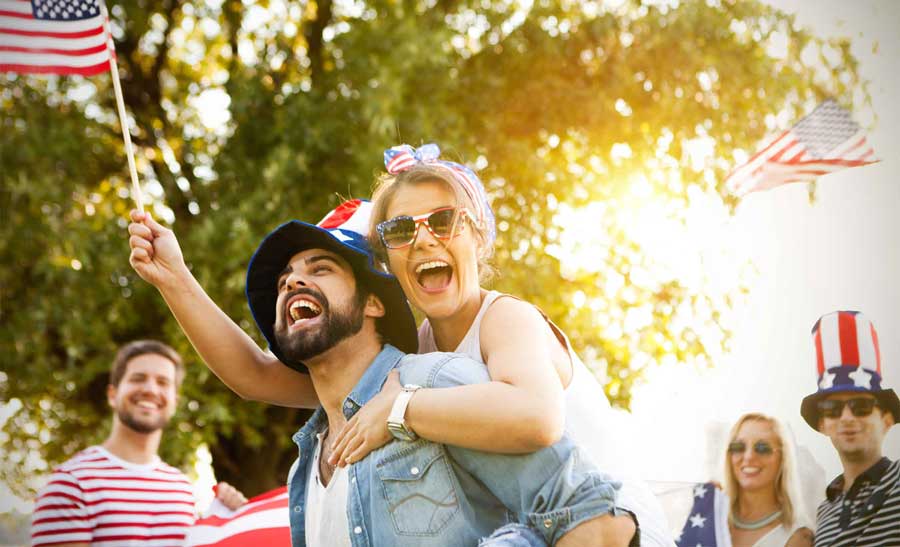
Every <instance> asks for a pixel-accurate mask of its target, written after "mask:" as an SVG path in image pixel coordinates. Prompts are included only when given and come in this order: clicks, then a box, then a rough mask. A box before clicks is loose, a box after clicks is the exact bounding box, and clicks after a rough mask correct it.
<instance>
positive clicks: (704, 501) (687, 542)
mask: <svg viewBox="0 0 900 547" xmlns="http://www.w3.org/2000/svg"><path fill="white" fill-rule="evenodd" d="M675 544H676V545H678V547H731V534H730V533H729V532H728V497H727V496H726V495H725V494H724V493H723V492H722V491H721V490H719V489H718V488H716V486H715V485H714V484H713V483H711V482H707V483H703V484H697V485H695V486H694V504H693V506H692V507H691V512H690V514H689V515H688V518H687V521H686V522H685V523H684V528H683V529H682V530H681V533H680V534H679V535H678V537H677V538H676V539H675Z"/></svg>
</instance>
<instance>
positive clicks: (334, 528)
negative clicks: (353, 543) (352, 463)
mask: <svg viewBox="0 0 900 547" xmlns="http://www.w3.org/2000/svg"><path fill="white" fill-rule="evenodd" d="M323 435H324V434H323V433H319V434H318V435H316V438H317V439H318V442H317V443H316V451H315V454H314V455H313V460H312V465H311V466H310V469H309V480H308V481H307V483H306V545H307V546H308V547H350V524H349V522H348V520H347V494H348V492H349V490H350V485H349V483H348V482H347V475H348V472H347V468H346V467H336V468H335V469H334V473H332V475H331V480H330V481H329V482H328V485H327V486H325V485H323V484H322V480H321V479H320V478H319V456H320V454H321V451H322V437H323Z"/></svg>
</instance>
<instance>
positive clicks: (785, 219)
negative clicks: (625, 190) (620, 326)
mask: <svg viewBox="0 0 900 547" xmlns="http://www.w3.org/2000/svg"><path fill="white" fill-rule="evenodd" d="M771 3H772V4H773V5H775V6H777V7H779V8H781V9H784V10H786V11H788V12H794V13H796V14H797V19H798V22H799V23H800V24H802V25H804V26H808V27H811V28H812V29H813V30H814V31H815V32H816V33H817V34H819V35H821V36H847V37H850V38H851V39H852V40H853V53H854V55H856V57H857V58H858V59H860V61H861V72H862V75H863V77H864V78H866V79H868V80H869V81H870V82H871V93H872V98H873V103H874V107H873V109H874V111H875V113H876V115H877V116H878V121H877V126H876V127H875V128H874V130H872V131H871V132H870V140H871V142H872V143H873V144H874V146H875V150H876V153H877V155H878V156H879V157H880V158H882V159H883V160H884V161H882V162H881V163H879V164H875V165H872V166H868V167H864V168H858V169H851V170H846V171H842V172H839V173H836V174H833V175H829V176H827V177H824V178H823V179H821V180H820V183H819V191H818V197H817V200H816V202H815V203H814V204H810V203H809V201H808V198H807V190H806V187H805V185H794V186H788V187H782V188H776V189H774V190H771V191H769V192H763V193H758V194H752V195H750V196H748V197H746V198H745V199H744V201H743V202H742V204H741V205H740V206H739V208H738V210H737V212H736V215H735V216H734V217H733V218H732V219H730V220H729V221H728V222H727V223H726V224H725V225H723V226H721V235H720V237H723V238H728V239H730V240H732V241H733V247H732V250H736V249H737V250H739V251H738V253H737V255H736V256H735V257H734V258H735V259H737V260H740V261H745V260H747V259H749V260H751V261H752V262H753V263H754V265H755V267H756V269H757V270H758V274H756V275H755V276H751V286H750V294H749V297H748V299H747V306H746V307H744V308H742V309H740V310H738V313H737V314H736V323H735V339H734V342H733V348H734V350H733V352H732V353H731V354H730V355H727V356H724V357H723V358H722V360H721V361H720V362H718V363H717V364H716V366H715V368H713V369H711V370H704V371H696V370H693V369H688V368H687V367H684V366H679V365H672V366H662V367H659V368H657V369H655V370H651V371H649V373H648V374H647V382H646V383H645V384H644V385H642V386H640V387H638V388H636V389H635V395H634V400H633V405H632V410H633V413H634V416H635V418H636V420H637V421H638V423H639V424H641V427H643V428H644V431H646V432H647V434H646V435H644V438H643V439H640V440H639V442H640V444H642V446H643V448H644V451H645V457H646V458H647V461H648V462H652V464H650V465H648V468H650V469H652V471H651V472H650V474H649V476H648V478H653V479H658V480H706V479H708V478H709V477H710V473H711V472H712V470H713V469H718V466H719V462H720V459H719V456H718V453H716V454H715V456H713V455H712V454H713V453H714V452H715V451H716V450H717V447H709V446H706V445H707V443H706V437H707V430H709V428H711V427H712V428H714V427H715V426H714V425H713V423H714V422H721V423H722V424H724V425H726V426H728V427H730V425H731V423H733V421H734V420H735V419H736V418H737V417H738V416H739V415H740V414H742V413H744V412H747V411H764V412H767V413H770V414H774V415H776V416H778V417H779V418H782V419H784V420H785V421H786V422H787V423H788V424H789V426H790V428H791V429H792V430H793V432H794V434H795V436H796V439H797V441H798V444H799V445H801V446H803V447H805V448H807V449H808V450H809V451H811V452H812V454H813V456H814V458H815V460H816V461H817V462H818V464H819V465H820V466H821V467H823V468H824V470H825V473H824V476H823V477H822V478H821V480H822V483H823V484H824V481H825V477H826V476H827V477H828V480H830V479H831V478H833V477H834V476H836V475H837V474H838V473H839V472H840V462H839V460H838V458H837V455H836V453H835V452H834V450H833V448H832V447H831V444H830V443H829V442H828V440H827V439H826V438H825V437H823V436H822V435H819V434H818V433H816V432H814V431H813V430H812V429H810V428H809V427H808V426H807V425H806V423H805V422H804V421H803V420H802V419H801V417H800V415H799V408H800V400H801V399H802V398H803V397H804V396H806V395H808V394H810V393H812V392H813V391H814V390H815V382H816V378H815V372H814V370H815V369H814V364H813V363H814V351H813V346H812V344H811V341H810V329H811V327H812V325H813V323H814V322H815V320H816V319H817V318H818V317H819V316H821V315H822V314H824V313H827V312H829V311H833V310H836V309H853V310H859V311H862V312H864V313H865V314H866V315H867V316H868V317H869V319H871V320H872V321H873V322H874V324H875V327H876V329H877V330H878V332H879V334H880V336H879V339H880V341H881V354H882V366H883V368H884V383H885V384H886V385H887V386H889V387H894V389H895V390H896V389H900V336H898V333H900V286H898V283H897V280H898V279H900V214H898V210H897V209H896V208H897V207H898V206H900V185H898V183H897V181H898V180H900V166H898V163H897V158H900V144H898V140H897V138H896V137H897V130H896V128H897V127H898V126H900V108H898V106H897V102H896V97H897V96H900V78H898V72H897V66H896V60H897V59H898V58H900V40H898V39H897V36H896V29H898V28H900V3H895V2H890V1H883V2H874V1H871V0H868V1H861V2H854V3H853V4H852V7H851V6H850V5H848V4H847V3H846V2H840V1H837V0H827V1H815V2H810V1H807V2H800V1H796V0H794V1H790V0H775V1H772V2H771ZM860 120H861V121H862V117H860ZM726 271H727V269H726ZM719 427H721V426H719ZM885 448H886V455H887V456H888V457H890V458H892V459H897V458H900V427H895V428H893V430H892V432H891V433H890V434H889V436H888V438H887V439H886V443H885ZM698 454H703V456H701V457H698ZM710 458H713V459H714V463H711V462H710V461H709V460H710ZM711 465H715V467H714V468H713V467H711ZM810 501H813V502H817V501H818V500H810Z"/></svg>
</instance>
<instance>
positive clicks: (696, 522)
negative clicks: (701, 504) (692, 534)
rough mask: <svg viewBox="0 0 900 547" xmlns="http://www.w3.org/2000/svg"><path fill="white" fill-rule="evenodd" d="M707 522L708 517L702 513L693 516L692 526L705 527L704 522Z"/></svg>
mask: <svg viewBox="0 0 900 547" xmlns="http://www.w3.org/2000/svg"><path fill="white" fill-rule="evenodd" d="M705 522H706V518H704V517H702V516H701V515H700V513H697V514H696V515H694V516H692V517H691V526H693V527H694V528H703V524H704V523H705Z"/></svg>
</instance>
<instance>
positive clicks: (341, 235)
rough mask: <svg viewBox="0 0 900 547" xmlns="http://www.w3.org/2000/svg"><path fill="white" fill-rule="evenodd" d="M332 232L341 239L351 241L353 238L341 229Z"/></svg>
mask: <svg viewBox="0 0 900 547" xmlns="http://www.w3.org/2000/svg"><path fill="white" fill-rule="evenodd" d="M331 233H332V234H334V237H336V238H338V239H340V240H341V241H350V240H351V239H353V238H352V237H350V236H348V235H345V234H344V232H342V231H340V230H332V231H331Z"/></svg>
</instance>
